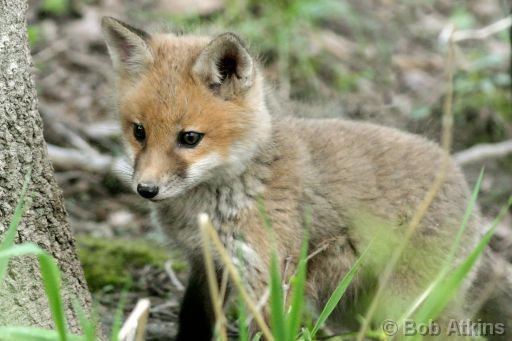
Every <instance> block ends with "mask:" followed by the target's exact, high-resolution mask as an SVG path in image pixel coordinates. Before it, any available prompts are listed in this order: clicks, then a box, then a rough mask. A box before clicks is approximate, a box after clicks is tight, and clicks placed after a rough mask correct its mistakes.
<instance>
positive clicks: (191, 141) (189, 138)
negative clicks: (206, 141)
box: [178, 131, 204, 148]
mask: <svg viewBox="0 0 512 341" xmlns="http://www.w3.org/2000/svg"><path fill="white" fill-rule="evenodd" d="M203 136H204V134H202V133H198V132H195V131H182V132H180V133H179V135H178V143H179V144H180V146H182V147H186V148H194V147H195V146H197V145H198V144H199V142H201V139H202V138H203Z"/></svg>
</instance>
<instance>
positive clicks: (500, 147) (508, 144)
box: [453, 140, 512, 165]
mask: <svg viewBox="0 0 512 341" xmlns="http://www.w3.org/2000/svg"><path fill="white" fill-rule="evenodd" d="M509 154H512V140H508V141H504V142H499V143H485V144H477V145H475V146H473V147H471V148H468V149H466V150H463V151H461V152H458V153H455V154H453V158H454V160H455V161H456V162H457V163H458V164H459V165H466V164H469V163H475V162H480V161H483V160H485V159H490V158H500V157H504V156H507V155H509Z"/></svg>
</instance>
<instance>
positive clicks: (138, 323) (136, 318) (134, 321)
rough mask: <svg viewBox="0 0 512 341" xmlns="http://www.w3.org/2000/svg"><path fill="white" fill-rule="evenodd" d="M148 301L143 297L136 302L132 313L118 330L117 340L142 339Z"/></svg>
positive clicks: (136, 340)
mask: <svg viewBox="0 0 512 341" xmlns="http://www.w3.org/2000/svg"><path fill="white" fill-rule="evenodd" d="M150 305H151V304H150V302H149V300H148V299H146V298H144V299H141V300H139V301H138V302H137V305H136V306H135V308H134V309H133V311H132V313H131V314H130V316H129V317H128V319H127V320H126V322H125V323H124V325H123V327H122V328H121V331H120V332H119V336H118V338H117V339H118V341H144V334H145V332H146V325H147V322H148V316H149V307H150Z"/></svg>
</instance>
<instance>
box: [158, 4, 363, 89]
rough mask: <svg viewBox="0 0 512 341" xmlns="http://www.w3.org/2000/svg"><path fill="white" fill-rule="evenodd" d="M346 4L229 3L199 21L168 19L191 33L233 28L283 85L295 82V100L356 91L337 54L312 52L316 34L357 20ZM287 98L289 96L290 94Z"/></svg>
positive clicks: (183, 17)
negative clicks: (332, 24)
mask: <svg viewBox="0 0 512 341" xmlns="http://www.w3.org/2000/svg"><path fill="white" fill-rule="evenodd" d="M354 15H355V12H354V11H353V10H352V7H351V5H350V4H349V3H347V2H341V1H332V0H318V1H315V0H295V1H292V0H279V1H274V0H272V1H269V0H266V1H256V0H242V1H240V0H227V1H226V6H225V11H223V12H219V13H215V14H213V15H212V16H210V17H207V18H201V17H199V16H197V15H194V14H188V15H181V16H179V15H178V16H177V15H168V16H167V19H168V20H169V21H170V22H171V23H172V24H173V25H177V26H179V27H183V28H185V29H186V30H187V31H189V30H191V28H192V29H193V28H195V27H197V26H199V25H201V26H202V27H203V28H204V27H205V26H207V27H214V28H215V27H222V28H226V27H229V28H230V29H231V30H234V31H235V32H237V33H239V34H240V35H241V36H242V37H244V38H245V39H246V40H247V41H250V42H251V44H253V45H255V46H254V49H253V50H254V51H258V52H259V59H260V60H261V61H262V62H263V63H264V64H266V65H267V66H274V67H271V69H273V71H276V73H275V74H277V77H275V78H277V79H276V80H278V81H279V83H281V85H283V84H284V85H285V87H286V86H288V85H289V84H290V83H291V84H293V88H292V89H291V91H292V93H291V95H292V97H309V98H314V97H316V96H318V95H320V94H321V93H320V91H319V87H321V86H322V84H321V83H322V82H326V84H325V85H324V87H332V88H334V89H338V90H347V89H354V88H355V87H356V86H357V80H358V78H359V77H364V76H366V74H365V73H364V72H363V73H361V74H357V73H356V74H351V75H346V74H345V72H342V71H341V70H340V68H339V66H340V64H339V63H336V60H335V59H334V58H333V56H331V55H329V54H325V53H321V52H322V51H321V49H319V48H315V49H312V45H315V44H314V40H315V37H316V33H318V32H319V31H321V30H323V29H325V27H326V26H328V23H329V22H334V21H336V20H339V18H340V17H343V18H345V17H353V16H354ZM286 95H287V94H286Z"/></svg>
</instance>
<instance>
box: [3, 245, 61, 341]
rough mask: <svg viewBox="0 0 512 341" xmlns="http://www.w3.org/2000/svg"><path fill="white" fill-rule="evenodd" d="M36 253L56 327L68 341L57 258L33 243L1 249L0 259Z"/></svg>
mask: <svg viewBox="0 0 512 341" xmlns="http://www.w3.org/2000/svg"><path fill="white" fill-rule="evenodd" d="M25 255H34V256H37V258H38V260H39V266H40V269H41V275H42V278H43V285H44V288H45V291H46V296H47V297H48V302H49V304H50V311H51V313H52V317H53V321H54V323H55V327H56V329H57V332H58V334H59V336H60V340H61V341H66V340H67V336H66V319H65V317H64V308H63V304H62V299H61V294H60V282H61V281H60V273H59V268H58V267H57V263H56V262H55V260H54V259H53V258H52V257H51V256H50V255H49V254H48V253H47V252H46V251H44V250H43V249H41V248H40V247H38V246H37V245H35V244H32V243H25V244H21V245H14V246H11V247H10V248H8V249H6V250H3V251H0V260H2V259H9V258H11V257H17V256H25Z"/></svg>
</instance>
